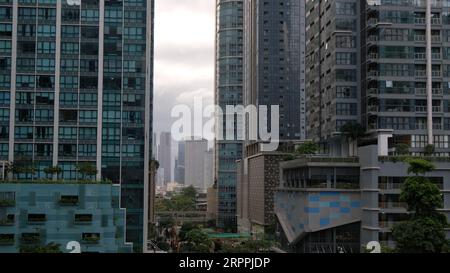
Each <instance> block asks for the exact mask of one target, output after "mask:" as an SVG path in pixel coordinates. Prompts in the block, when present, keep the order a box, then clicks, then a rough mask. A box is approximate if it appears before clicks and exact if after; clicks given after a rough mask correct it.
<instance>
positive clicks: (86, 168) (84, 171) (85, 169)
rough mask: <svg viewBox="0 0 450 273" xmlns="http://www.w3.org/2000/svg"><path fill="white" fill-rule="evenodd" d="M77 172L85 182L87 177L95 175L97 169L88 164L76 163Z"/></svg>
mask: <svg viewBox="0 0 450 273" xmlns="http://www.w3.org/2000/svg"><path fill="white" fill-rule="evenodd" d="M75 167H76V169H77V172H78V173H80V174H81V179H82V180H86V178H87V177H92V176H95V175H97V173H98V171H97V167H96V166H95V165H94V164H92V163H90V162H82V163H78V164H77V165H76V166H75Z"/></svg>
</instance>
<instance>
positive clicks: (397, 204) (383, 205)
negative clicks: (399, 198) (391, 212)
mask: <svg viewBox="0 0 450 273" xmlns="http://www.w3.org/2000/svg"><path fill="white" fill-rule="evenodd" d="M378 205H379V206H380V208H382V209H398V208H404V209H407V208H408V204H407V203H405V202H379V204H378Z"/></svg>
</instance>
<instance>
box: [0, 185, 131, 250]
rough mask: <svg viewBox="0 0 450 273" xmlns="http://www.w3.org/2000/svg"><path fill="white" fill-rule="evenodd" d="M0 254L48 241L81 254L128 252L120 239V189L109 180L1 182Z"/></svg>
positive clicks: (122, 230)
mask: <svg viewBox="0 0 450 273" xmlns="http://www.w3.org/2000/svg"><path fill="white" fill-rule="evenodd" d="M0 204H1V205H0V252H1V253H9V252H12V253H17V252H19V251H20V250H21V248H27V247H28V248H30V247H37V246H45V245H47V244H50V243H55V244H59V245H60V251H62V252H70V251H72V249H69V250H68V249H66V246H67V245H68V243H69V242H71V241H75V242H78V243H79V244H80V251H81V252H104V253H120V252H128V253H130V252H132V251H133V244H131V243H126V242H125V225H126V224H125V215H126V214H125V209H121V208H120V187H119V186H116V185H112V184H111V183H107V184H102V183H97V184H96V183H90V184H75V183H74V184H71V183H70V182H67V183H66V182H64V183H46V184H42V183H8V182H2V183H0Z"/></svg>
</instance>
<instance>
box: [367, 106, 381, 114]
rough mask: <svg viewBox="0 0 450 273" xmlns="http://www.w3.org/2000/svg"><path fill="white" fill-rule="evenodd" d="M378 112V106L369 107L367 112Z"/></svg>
mask: <svg viewBox="0 0 450 273" xmlns="http://www.w3.org/2000/svg"><path fill="white" fill-rule="evenodd" d="M378 110H379V107H378V105H369V106H368V107H367V111H368V112H378Z"/></svg>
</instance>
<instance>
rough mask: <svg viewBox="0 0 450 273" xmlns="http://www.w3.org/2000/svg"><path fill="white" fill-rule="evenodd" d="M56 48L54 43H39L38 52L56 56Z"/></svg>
mask: <svg viewBox="0 0 450 273" xmlns="http://www.w3.org/2000/svg"><path fill="white" fill-rule="evenodd" d="M55 48H56V45H55V43H54V42H38V46H37V51H38V53H40V54H54V53H55Z"/></svg>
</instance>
